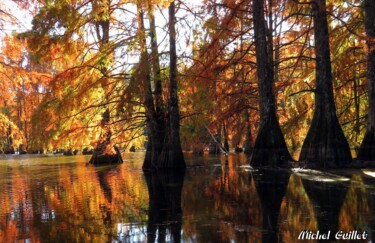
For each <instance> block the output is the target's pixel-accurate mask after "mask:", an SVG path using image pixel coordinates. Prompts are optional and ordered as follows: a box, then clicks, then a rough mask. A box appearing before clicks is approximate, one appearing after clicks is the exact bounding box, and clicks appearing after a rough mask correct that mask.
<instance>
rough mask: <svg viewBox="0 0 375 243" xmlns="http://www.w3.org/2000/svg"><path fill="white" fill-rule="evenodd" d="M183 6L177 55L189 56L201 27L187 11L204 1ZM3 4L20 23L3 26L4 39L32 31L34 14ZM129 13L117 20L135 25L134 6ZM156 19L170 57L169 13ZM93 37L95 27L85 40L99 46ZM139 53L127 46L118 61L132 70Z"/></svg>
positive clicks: (116, 34) (160, 13) (161, 13)
mask: <svg viewBox="0 0 375 243" xmlns="http://www.w3.org/2000/svg"><path fill="white" fill-rule="evenodd" d="M181 2H183V3H182V4H180V6H181V9H179V10H178V11H177V13H176V18H177V20H178V22H177V26H176V29H177V32H178V39H177V49H178V50H177V51H178V54H179V55H182V56H187V55H188V53H191V52H192V50H191V47H190V45H189V41H190V40H191V39H192V38H193V36H192V30H193V28H196V27H197V26H198V25H199V21H197V19H195V17H194V14H191V13H189V12H188V11H187V10H186V9H193V10H194V11H197V10H200V9H201V5H202V1H201V0H183V1H181ZM0 4H1V5H0V8H1V9H5V10H6V11H7V12H9V13H10V14H12V15H13V16H14V17H15V18H16V19H17V23H18V24H12V23H5V25H4V27H5V28H4V30H3V32H1V33H0V38H2V37H3V36H4V34H11V33H12V32H24V31H27V30H30V29H31V28H32V24H31V22H32V16H33V14H32V13H31V10H29V9H21V8H19V7H18V5H17V4H16V3H14V1H12V0H2V2H1V3H0ZM126 10H127V11H129V12H132V13H134V14H133V15H132V16H131V15H129V12H127V13H124V12H118V13H117V16H116V17H117V18H118V19H121V20H124V22H126V23H129V25H130V24H131V23H132V22H133V24H134V18H135V14H136V6H135V5H134V4H127V5H126ZM126 15H127V16H126ZM155 19H156V25H157V38H158V42H159V52H160V53H162V54H163V53H167V52H168V49H169V41H168V27H167V24H168V9H163V10H161V11H158V9H156V11H155ZM113 25H115V24H113ZM145 25H146V28H148V21H147V18H145ZM114 27H115V28H114V29H113V30H112V31H111V33H110V35H111V37H112V39H113V40H116V38H124V36H123V35H122V33H121V32H120V29H121V28H119V29H117V30H116V26H114ZM117 27H119V26H117ZM57 31H58V30H57ZM133 32H134V30H133ZM94 33H95V31H94V30H93V29H92V27H91V29H90V28H88V29H87V33H86V38H87V40H88V41H89V42H92V43H95V42H96V43H97V40H95V39H96V35H95V34H94ZM133 34H134V33H133ZM0 46H1V42H0ZM96 49H97V47H96ZM133 49H134V47H133ZM135 49H137V48H135ZM137 52H138V51H137V50H133V51H132V50H131V48H129V47H127V46H124V47H123V48H120V49H119V50H117V53H116V56H117V58H119V57H120V59H121V62H123V61H124V60H125V62H126V63H128V64H129V65H128V66H129V67H131V66H132V65H133V64H134V63H137V62H138V58H139V53H137ZM124 53H125V54H124ZM167 59H168V55H161V62H162V64H164V65H168V62H167ZM183 61H184V62H188V61H189V60H183ZM126 69H128V68H126Z"/></svg>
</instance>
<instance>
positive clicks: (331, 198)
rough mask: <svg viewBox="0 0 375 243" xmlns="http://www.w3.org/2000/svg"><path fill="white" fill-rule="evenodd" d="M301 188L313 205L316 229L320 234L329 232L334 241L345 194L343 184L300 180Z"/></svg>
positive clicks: (345, 190)
mask: <svg viewBox="0 0 375 243" xmlns="http://www.w3.org/2000/svg"><path fill="white" fill-rule="evenodd" d="M302 182H303V186H304V188H305V190H306V192H307V195H308V197H309V198H310V200H311V202H312V203H313V205H314V211H315V216H316V219H317V222H318V229H319V231H320V232H321V233H324V234H325V233H328V231H331V232H332V233H331V234H330V239H331V240H335V238H334V237H335V233H336V232H337V231H338V230H339V229H340V228H339V214H340V210H341V207H342V205H343V202H344V199H345V195H346V194H347V191H348V189H347V185H345V184H346V183H344V182H335V181H332V182H331V181H329V182H328V181H324V180H315V179H312V178H309V177H307V178H302Z"/></svg>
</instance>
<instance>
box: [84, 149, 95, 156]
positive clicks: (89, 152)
mask: <svg viewBox="0 0 375 243" xmlns="http://www.w3.org/2000/svg"><path fill="white" fill-rule="evenodd" d="M82 154H83V155H88V154H94V150H93V149H89V148H84V149H83V151H82Z"/></svg>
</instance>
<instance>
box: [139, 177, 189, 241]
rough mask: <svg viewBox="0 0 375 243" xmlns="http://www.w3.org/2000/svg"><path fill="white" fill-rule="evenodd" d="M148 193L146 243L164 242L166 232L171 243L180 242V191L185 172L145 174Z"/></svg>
mask: <svg viewBox="0 0 375 243" xmlns="http://www.w3.org/2000/svg"><path fill="white" fill-rule="evenodd" d="M145 177H146V182H147V188H148V193H149V198H150V199H149V208H148V222H147V242H155V240H156V238H158V242H165V240H166V236H167V235H166V234H167V232H169V233H170V236H169V237H168V238H169V239H170V240H171V242H180V241H181V229H182V208H181V191H182V187H183V183H184V177H185V171H181V173H171V172H170V171H165V172H160V171H157V172H155V173H150V172H148V173H145Z"/></svg>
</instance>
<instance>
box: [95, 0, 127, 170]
mask: <svg viewBox="0 0 375 243" xmlns="http://www.w3.org/2000/svg"><path fill="white" fill-rule="evenodd" d="M107 7H108V12H110V9H109V8H110V6H109V4H108V5H107ZM100 17H101V19H100V20H97V21H96V23H95V24H96V34H97V38H98V40H99V41H100V47H99V50H100V51H101V52H104V53H101V55H108V53H107V52H108V44H109V26H110V22H109V19H108V18H106V17H104V16H100ZM100 72H101V73H102V77H101V86H102V88H103V90H104V93H105V101H106V102H108V101H109V99H110V93H109V90H110V88H109V87H108V85H109V78H108V67H107V66H104V67H101V68H100ZM110 121H111V112H110V108H109V107H108V105H106V106H105V111H104V112H103V114H102V120H101V124H100V126H101V128H102V134H101V137H100V140H99V142H98V145H97V146H96V148H95V150H94V153H93V155H92V157H91V159H90V161H89V163H91V164H113V163H122V162H123V160H122V157H121V153H120V150H119V149H118V148H117V147H116V146H113V144H112V142H111V139H112V131H111V127H110Z"/></svg>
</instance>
